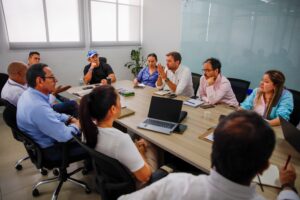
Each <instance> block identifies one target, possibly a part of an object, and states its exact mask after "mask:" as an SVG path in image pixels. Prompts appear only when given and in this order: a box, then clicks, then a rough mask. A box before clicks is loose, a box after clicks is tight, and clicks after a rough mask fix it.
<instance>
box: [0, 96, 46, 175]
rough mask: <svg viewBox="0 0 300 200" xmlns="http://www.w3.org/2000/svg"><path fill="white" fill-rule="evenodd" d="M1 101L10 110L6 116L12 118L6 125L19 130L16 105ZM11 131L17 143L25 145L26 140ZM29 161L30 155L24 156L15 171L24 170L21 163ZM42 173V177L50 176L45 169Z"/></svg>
mask: <svg viewBox="0 0 300 200" xmlns="http://www.w3.org/2000/svg"><path fill="white" fill-rule="evenodd" d="M0 101H1V102H2V103H3V105H4V106H5V107H6V106H8V108H7V109H6V110H5V112H9V113H6V115H10V116H9V118H10V119H11V120H8V121H6V124H7V125H8V126H9V127H13V128H14V129H16V128H18V127H17V126H16V124H17V122H16V109H15V107H14V105H12V104H10V103H9V102H8V101H6V100H5V99H2V98H0ZM3 115H4V113H3ZM11 130H12V135H13V137H14V138H15V139H16V140H17V141H19V142H22V143H23V140H24V139H23V138H22V137H20V136H19V135H18V134H17V133H16V132H15V131H13V129H11ZM28 159H29V156H28V155H26V156H24V157H23V158H21V159H19V160H18V161H17V162H16V164H15V169H16V170H18V171H20V170H22V169H23V166H22V164H21V163H22V162H23V161H25V160H28ZM40 172H41V174H42V175H47V174H48V171H47V170H45V169H41V170H40Z"/></svg>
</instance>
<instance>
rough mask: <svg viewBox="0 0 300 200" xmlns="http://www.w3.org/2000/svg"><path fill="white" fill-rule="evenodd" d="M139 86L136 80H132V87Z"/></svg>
mask: <svg viewBox="0 0 300 200" xmlns="http://www.w3.org/2000/svg"><path fill="white" fill-rule="evenodd" d="M138 84H139V82H138V80H137V79H136V78H135V79H133V85H134V86H137V85H138Z"/></svg>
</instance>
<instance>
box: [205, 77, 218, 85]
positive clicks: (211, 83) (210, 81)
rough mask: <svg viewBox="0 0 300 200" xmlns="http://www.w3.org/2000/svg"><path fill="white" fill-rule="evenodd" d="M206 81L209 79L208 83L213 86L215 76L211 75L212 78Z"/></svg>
mask: <svg viewBox="0 0 300 200" xmlns="http://www.w3.org/2000/svg"><path fill="white" fill-rule="evenodd" d="M206 81H207V84H208V85H209V86H211V85H213V84H214V83H215V81H216V80H215V77H210V78H208V79H206Z"/></svg>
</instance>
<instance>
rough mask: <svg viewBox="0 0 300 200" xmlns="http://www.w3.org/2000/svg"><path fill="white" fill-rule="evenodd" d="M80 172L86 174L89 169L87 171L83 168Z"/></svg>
mask: <svg viewBox="0 0 300 200" xmlns="http://www.w3.org/2000/svg"><path fill="white" fill-rule="evenodd" d="M81 173H82V175H87V174H88V173H89V171H88V170H87V169H83V170H82V171H81Z"/></svg>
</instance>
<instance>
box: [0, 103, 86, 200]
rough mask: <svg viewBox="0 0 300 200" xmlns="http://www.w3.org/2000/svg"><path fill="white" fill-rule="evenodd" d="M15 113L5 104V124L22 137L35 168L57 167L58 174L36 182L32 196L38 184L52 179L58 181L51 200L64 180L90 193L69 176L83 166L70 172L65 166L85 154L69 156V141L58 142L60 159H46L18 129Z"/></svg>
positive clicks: (36, 146)
mask: <svg viewBox="0 0 300 200" xmlns="http://www.w3.org/2000/svg"><path fill="white" fill-rule="evenodd" d="M15 113H16V107H15V106H13V105H11V104H8V105H6V107H5V109H4V112H3V118H4V121H5V122H6V124H8V125H9V126H10V128H11V129H12V132H14V133H15V134H16V135H17V136H18V137H20V138H22V141H23V144H24V146H25V149H26V151H27V153H28V155H29V157H30V160H31V161H32V163H33V164H34V165H35V166H36V167H37V169H43V168H47V169H53V168H58V169H59V174H58V176H55V177H53V178H49V179H46V180H43V181H40V182H38V183H37V184H36V185H35V186H34V187H33V190H32V195H33V196H38V195H39V190H38V189H37V187H38V186H40V185H43V184H46V183H50V182H54V181H59V184H58V186H57V188H56V190H55V191H54V193H53V195H52V200H55V199H57V197H58V194H59V191H60V189H61V187H62V184H63V183H64V182H65V181H70V182H71V183H74V184H76V185H79V186H81V187H83V188H84V189H85V192H86V193H90V192H91V190H90V188H89V187H88V186H87V184H85V183H84V182H82V181H79V180H76V179H73V178H71V176H72V175H73V174H75V173H77V172H79V171H80V170H82V169H83V167H80V168H78V169H76V170H75V171H73V172H71V173H68V172H67V167H68V166H69V164H71V163H73V162H77V161H81V160H83V159H85V158H86V157H87V154H82V155H79V156H72V157H70V156H69V154H68V150H69V149H68V144H69V142H66V143H58V144H57V148H59V149H60V150H61V152H62V154H61V155H62V159H61V160H48V159H46V158H44V156H43V150H42V149H41V148H40V147H39V145H38V144H37V143H35V142H34V141H33V140H32V139H31V138H30V137H29V136H27V135H26V134H25V133H23V132H22V131H21V130H19V129H18V127H17V125H16V121H14V120H15V119H16V114H15Z"/></svg>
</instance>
